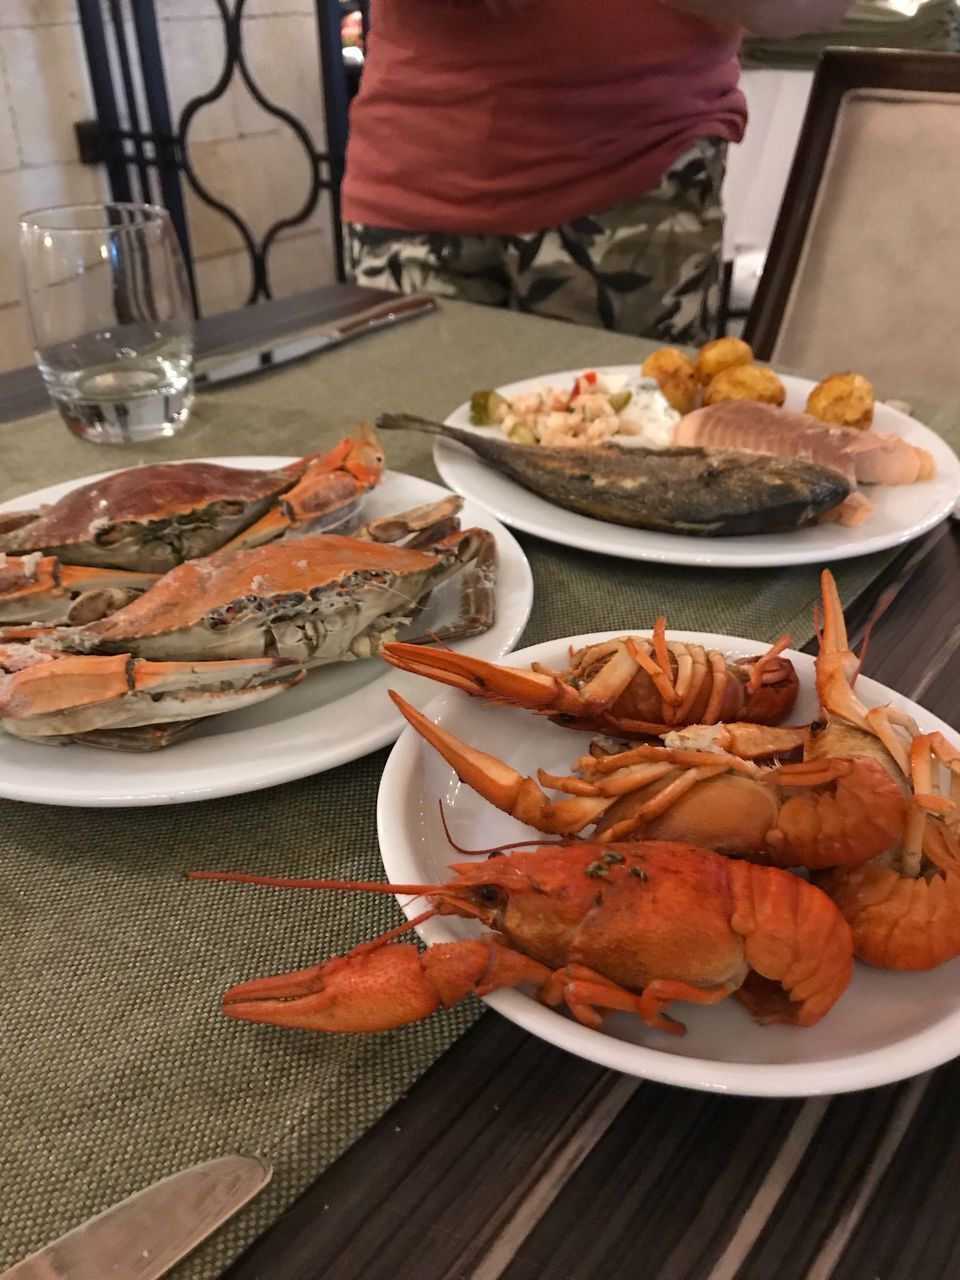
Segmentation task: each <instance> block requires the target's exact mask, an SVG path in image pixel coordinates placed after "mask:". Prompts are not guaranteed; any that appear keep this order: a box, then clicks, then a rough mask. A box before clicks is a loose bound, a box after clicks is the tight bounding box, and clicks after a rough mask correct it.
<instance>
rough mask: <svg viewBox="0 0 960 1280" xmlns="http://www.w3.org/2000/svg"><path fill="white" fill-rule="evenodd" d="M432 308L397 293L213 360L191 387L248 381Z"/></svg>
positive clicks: (419, 297)
mask: <svg viewBox="0 0 960 1280" xmlns="http://www.w3.org/2000/svg"><path fill="white" fill-rule="evenodd" d="M436 308H437V304H436V301H435V299H433V298H430V297H426V296H425V295H423V294H414V295H412V296H410V297H403V296H402V295H400V294H398V295H397V296H396V298H391V299H390V300H389V301H388V302H379V303H377V304H376V306H373V307H368V308H367V309H366V310H365V311H360V312H357V313H355V314H354V315H352V316H347V317H345V318H344V319H342V320H334V321H332V322H331V323H330V324H324V325H315V326H312V327H311V329H310V330H309V332H307V333H304V334H302V335H299V336H295V337H284V338H277V339H275V340H273V341H271V342H269V343H268V344H267V345H265V346H263V347H260V348H258V349H257V350H255V351H245V352H243V353H241V354H240V355H231V356H227V357H225V358H223V359H217V358H216V357H213V361H214V362H213V363H210V362H207V363H206V364H205V366H204V367H203V368H202V369H201V370H200V371H199V372H198V373H197V376H196V378H195V380H194V381H195V385H196V387H197V390H200V391H202V390H204V389H205V388H207V387H211V386H222V385H223V383H225V382H232V381H233V380H234V379H235V378H248V377H250V375H251V374H255V373H263V372H264V371H265V370H267V369H274V368H276V367H277V366H278V365H284V364H288V363H289V362H290V361H291V360H300V359H302V358H303V357H304V356H308V355H313V353H314V352H316V351H323V350H325V349H327V348H328V347H339V346H342V345H343V343H345V342H350V341H352V340H353V339H354V338H362V337H363V336H364V334H367V333H375V332H376V331H377V330H378V329H386V328H388V327H389V326H390V325H394V324H399V323H401V321H403V320H413V319H415V318H416V317H417V316H423V315H427V314H428V313H429V312H431V311H435V310H436Z"/></svg>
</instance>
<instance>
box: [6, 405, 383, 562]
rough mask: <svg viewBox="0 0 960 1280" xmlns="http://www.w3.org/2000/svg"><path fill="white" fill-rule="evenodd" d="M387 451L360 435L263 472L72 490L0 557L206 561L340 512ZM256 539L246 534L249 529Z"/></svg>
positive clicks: (208, 469)
mask: <svg viewBox="0 0 960 1280" xmlns="http://www.w3.org/2000/svg"><path fill="white" fill-rule="evenodd" d="M382 471H383V453H382V450H381V449H380V446H379V443H378V442H377V441H376V437H375V436H374V435H373V434H372V432H370V431H369V430H368V429H360V430H359V431H358V433H357V434H356V436H355V437H354V438H353V439H351V440H342V441H340V443H339V444H337V445H335V446H334V448H333V449H331V450H330V451H329V452H328V453H326V454H312V455H310V456H308V457H306V458H301V459H299V460H298V461H297V462H293V463H290V464H288V465H287V466H285V467H279V468H277V469H274V470H268V471H254V470H248V469H246V468H239V467H223V466H219V465H218V464H216V463H212V462H171V463H159V464H157V465H156V466H149V467H134V468H131V469H129V470H127V471H118V472H115V473H114V474H113V475H109V476H104V477H103V478H102V479H100V480H94V481H92V482H91V483H90V484H85V485H81V486H80V487H79V488H77V489H73V490H71V491H70V493H67V494H65V495H64V497H62V498H61V499H60V501H59V502H56V503H54V504H53V505H52V506H51V507H49V508H47V509H46V510H45V511H42V512H41V513H40V514H39V515H37V516H36V518H35V519H32V520H28V521H27V522H26V523H24V524H21V525H19V527H16V528H13V529H12V530H10V531H8V532H6V533H3V534H0V552H13V553H16V554H22V553H25V552H31V551H41V552H43V553H44V554H53V555H56V556H57V557H58V558H59V559H60V560H61V561H62V562H63V563H64V564H74V565H94V566H107V567H110V568H114V569H129V570H135V571H140V572H160V573H162V572H165V571H166V570H168V569H171V568H173V567H174V566H175V565H178V564H180V563H182V562H183V561H184V560H189V559H191V558H193V557H195V556H205V555H209V554H210V553H211V552H213V551H216V550H217V549H218V548H219V547H222V546H224V544H225V543H227V542H231V541H232V542H233V544H234V545H240V543H238V542H237V539H238V536H239V535H241V534H242V533H243V532H244V531H245V530H248V529H251V526H253V527H254V528H256V527H257V526H258V525H259V524H260V522H261V520H262V519H266V520H267V525H268V527H267V528H266V529H262V530H260V529H258V530H257V533H256V535H255V540H256V541H264V540H267V539H271V538H277V537H281V536H282V535H283V533H284V532H286V531H287V529H288V528H289V527H290V525H291V524H294V525H296V524H298V523H300V513H301V511H302V512H303V515H304V519H305V520H307V521H309V522H313V521H314V520H317V519H321V518H322V517H324V516H329V514H330V513H331V512H333V511H337V510H343V511H344V513H346V512H347V511H349V510H350V509H351V508H352V507H354V506H355V505H356V502H357V500H358V499H359V497H360V496H362V494H363V493H365V492H366V491H367V490H368V489H369V488H371V487H372V486H373V485H375V484H377V483H378V481H379V480H380V478H381V475H382ZM301 482H303V487H304V488H306V490H307V492H306V493H305V494H303V495H302V497H301V500H300V502H298V503H297V504H295V506H294V508H293V509H288V510H282V511H279V512H277V513H276V516H275V517H274V515H273V514H272V510H271V509H272V508H273V507H274V505H275V503H276V501H277V499H279V498H280V497H281V496H282V495H284V494H286V493H288V492H291V493H292V492H293V490H295V489H297V490H299V489H300V488H301ZM251 533H252V529H251Z"/></svg>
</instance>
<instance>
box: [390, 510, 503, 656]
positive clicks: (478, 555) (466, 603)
mask: <svg viewBox="0 0 960 1280" xmlns="http://www.w3.org/2000/svg"><path fill="white" fill-rule="evenodd" d="M433 550H434V551H435V552H436V553H437V554H438V555H443V553H444V552H448V553H449V552H450V551H452V552H454V554H455V559H454V560H453V562H452V565H451V570H450V573H448V574H445V575H444V576H445V577H449V576H451V574H452V573H456V572H457V571H458V570H460V569H462V570H463V572H462V573H461V576H460V608H459V609H458V611H457V616H456V617H455V618H454V619H453V620H452V621H451V622H446V623H444V624H443V625H442V626H439V627H432V628H431V629H430V632H429V634H427V635H423V636H414V637H412V639H411V640H410V642H409V643H411V644H424V643H426V642H427V641H429V640H439V641H444V640H465V639H466V638H467V637H468V636H477V635H482V634H483V633H484V632H485V631H489V630H490V628H491V627H492V626H493V623H494V620H495V618H496V613H497V596H496V582H497V543H496V540H495V538H494V536H493V534H492V533H491V532H490V531H489V530H488V529H465V530H464V531H463V532H462V533H452V534H450V535H449V536H448V537H446V538H441V540H440V541H439V542H437V543H436V544H435V545H434V547H433ZM441 580H442V579H441Z"/></svg>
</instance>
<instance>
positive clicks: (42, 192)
mask: <svg viewBox="0 0 960 1280" xmlns="http://www.w3.org/2000/svg"><path fill="white" fill-rule="evenodd" d="M105 197H106V191H105V189H104V182H103V178H102V176H101V174H100V171H99V170H98V169H94V168H89V167H87V166H86V165H82V164H65V165H43V166H41V167H40V168H36V169H13V170H10V171H9V172H7V173H0V243H2V252H0V306H2V305H3V304H4V303H9V302H15V301H16V300H17V298H18V288H17V248H16V245H17V219H18V217H19V215H20V214H21V213H25V212H26V211H27V210H28V209H38V208H42V207H44V206H45V205H58V204H84V203H87V202H89V201H94V200H103V199H104V198H105Z"/></svg>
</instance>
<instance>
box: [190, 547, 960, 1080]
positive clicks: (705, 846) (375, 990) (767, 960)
mask: <svg viewBox="0 0 960 1280" xmlns="http://www.w3.org/2000/svg"><path fill="white" fill-rule="evenodd" d="M822 592H823V625H822V630H821V632H820V646H819V653H818V654H817V656H816V658H811V657H808V656H806V655H803V654H799V653H795V652H792V651H790V650H789V649H787V648H786V637H784V638H783V639H782V640H781V641H780V642H778V643H777V644H775V645H774V646H772V647H764V646H762V645H757V644H751V643H750V642H749V641H743V640H737V639H735V638H731V637H726V636H709V635H699V634H694V633H673V632H668V631H667V630H666V624H665V620H664V619H662V618H661V619H659V620H658V622H657V625H656V627H655V628H654V631H653V633H652V635H635V636H618V635H614V634H599V635H593V636H581V637H573V638H571V639H568V640H561V641H553V642H549V643H547V644H542V645H538V646H535V647H533V648H532V649H529V650H524V651H520V652H517V653H515V654H513V655H511V658H510V660H509V664H507V663H494V662H489V661H483V660H478V659H476V658H474V657H471V656H469V655H464V654H462V653H457V652H454V651H452V650H450V649H447V648H444V647H431V646H417V645H410V644H405V643H403V642H390V643H388V644H386V645H385V646H384V649H383V652H382V657H383V658H384V659H385V660H386V661H387V662H389V663H390V664H391V665H392V666H393V667H395V668H396V669H397V671H398V673H404V674H414V675H416V676H419V677H420V678H421V680H422V681H423V682H424V683H423V688H422V690H421V692H420V696H419V697H418V698H416V699H415V700H408V699H407V698H405V697H404V696H402V695H401V694H399V693H398V692H397V691H396V690H394V691H392V692H391V697H392V698H393V701H394V702H395V704H396V705H397V706H398V707H399V709H400V710H401V712H402V714H403V715H404V717H405V718H406V720H407V722H408V724H409V726H410V729H409V731H408V732H406V733H405V734H404V735H403V736H402V737H401V738H400V740H399V742H398V743H397V745H396V747H395V748H394V750H393V752H392V754H391V756H390V759H389V761H388V763H387V767H386V769H385V771H384V774H383V779H382V783H381V788H380V795H379V802H378V826H379V838H380V846H381V853H382V856H383V861H384V866H385V868H386V872H387V877H388V880H389V882H390V883H389V884H382V883H364V882H349V881H346V882H344V881H326V880H321V879H316V880H314V879H309V880H294V879H276V878H272V877H262V876H256V875H249V874H246V873H244V872H243V871H242V870H230V869H224V871H222V872H221V871H204V872H196V873H191V877H192V878H193V879H197V880H215V881H223V880H227V881H239V882H242V883H243V886H244V887H243V888H239V887H238V892H258V891H262V890H258V889H256V888H252V887H247V886H248V885H249V886H273V887H282V888H291V889H313V890H323V891H328V892H331V893H348V892H375V893H390V892H392V893H396V894H397V895H400V898H401V905H402V906H403V909H404V911H405V913H406V915H407V917H408V923H407V925H406V926H404V925H401V926H399V927H397V928H395V929H391V930H390V931H389V932H388V933H387V934H385V935H383V936H382V937H381V938H378V939H367V940H359V939H358V945H357V946H356V947H355V949H354V950H353V951H351V952H349V953H348V954H347V955H345V956H340V957H334V958H329V959H327V960H321V962H320V963H318V964H316V965H314V966H312V967H310V968H306V969H299V970H297V971H296V972H293V973H289V974H279V975H276V976H272V977H255V978H253V979H249V980H245V981H241V982H239V983H238V984H237V985H235V986H233V987H231V988H230V989H229V990H228V991H227V992H226V993H225V995H224V996H223V1012H224V1013H225V1014H226V1015H227V1016H228V1017H231V1018H234V1019H238V1020H241V1021H252V1022H263V1023H268V1024H271V1025H274V1026H277V1027H282V1028H289V1029H297V1030H301V1031H304V1030H305V1031H314V1032H322V1033H331V1032H348V1033H351V1032H352V1033H372V1032H377V1031H383V1030H387V1029H389V1028H393V1027H398V1026H402V1025H405V1024H406V1023H409V1022H413V1021H416V1020H418V1019H419V1018H422V1017H426V1016H428V1015H429V1014H430V1013H432V1012H434V1011H435V1010H436V1009H438V1008H440V1007H441V1006H444V1005H447V1006H449V1005H451V1004H454V1003H456V1002H457V1001H459V1000H461V999H464V998H465V997H466V996H468V995H469V994H471V993H476V994H479V995H480V996H482V997H483V998H484V999H485V1000H487V1002H488V1003H489V1004H491V1005H492V1006H493V1007H494V1008H496V1009H497V1010H499V1011H500V1012H501V1013H502V1014H504V1015H505V1016H506V1017H508V1018H510V1019H512V1020H513V1021H515V1022H516V1023H518V1024H519V1025H521V1026H523V1027H525V1028H526V1029H527V1030H529V1031H531V1032H533V1033H535V1034H537V1035H539V1036H541V1037H542V1038H544V1039H545V1040H547V1041H549V1042H551V1043H553V1044H555V1045H558V1046H560V1047H562V1048H564V1049H567V1050H569V1051H570V1052H573V1053H576V1054H579V1055H580V1056H582V1057H584V1058H588V1059H590V1060H592V1061H595V1062H597V1063H601V1064H603V1065H606V1066H608V1067H611V1068H614V1069H616V1070H619V1071H623V1072H627V1073H632V1074H635V1075H639V1076H644V1077H648V1078H651V1079H656V1080H662V1081H665V1082H668V1083H674V1084H681V1085H685V1086H687V1087H695V1088H703V1089H711V1090H717V1091H723V1092H734V1093H744V1094H757V1095H774V1096H783V1095H790V1094H800V1095H802V1094H815V1093H825V1094H829V1093H836V1092H842V1091H844V1090H851V1089H861V1088H866V1087H870V1086H873V1085H879V1084H883V1083H887V1082H890V1081H893V1080H898V1079H901V1078H904V1077H906V1076H909V1075H912V1074H915V1073H917V1072H920V1071H923V1070H926V1069H928V1068H931V1067H933V1066H936V1065H938V1064H940V1063H942V1062H944V1061H947V1060H949V1059H950V1058H952V1057H954V1056H955V1055H956V1052H957V1044H958V1043H960V965H958V963H957V957H958V956H960V811H958V804H957V802H958V800H960V736H958V735H957V734H955V733H953V731H952V730H950V729H949V728H948V726H946V725H945V724H943V723H942V722H941V721H939V720H937V719H936V718H935V717H933V716H931V715H930V714H929V713H927V712H925V711H924V710H923V709H922V708H921V707H918V706H916V705H914V704H913V703H911V702H909V701H908V700H907V699H905V698H903V697H901V696H899V695H897V694H895V693H893V692H891V691H890V690H888V689H885V688H884V687H883V686H882V685H879V684H876V683H874V682H872V681H870V680H868V679H867V678H866V677H863V676H861V675H860V664H861V657H860V656H858V655H857V654H854V653H853V652H851V651H850V649H849V648H848V640H847V635H846V627H845V623H844V619H843V613H842V609H841V605H840V599H839V595H838V593H837V590H836V585H835V583H834V580H833V577H832V575H831V574H830V573H829V571H826V570H825V571H824V572H823V574H822ZM438 684H439V685H440V686H448V687H446V688H444V689H443V692H442V693H441V694H440V696H439V697H436V698H434V700H433V701H431V702H430V703H429V705H428V706H427V707H426V709H425V710H420V709H418V706H422V705H423V703H424V701H425V700H427V699H429V698H430V697H431V696H432V694H433V692H434V691H435V689H436V687H437V685H438ZM571 761H573V763H572V764H571ZM201 889H202V886H198V891H199V890H201ZM413 928H416V929H417V932H418V933H419V934H420V935H421V937H422V938H423V940H424V941H425V942H427V943H428V944H429V945H428V948H427V950H425V951H420V950H419V949H418V948H417V946H416V945H415V944H414V943H412V942H411V941H409V940H408V939H405V938H404V937H403V936H402V935H403V934H405V933H408V932H409V931H412V929H413Z"/></svg>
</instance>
